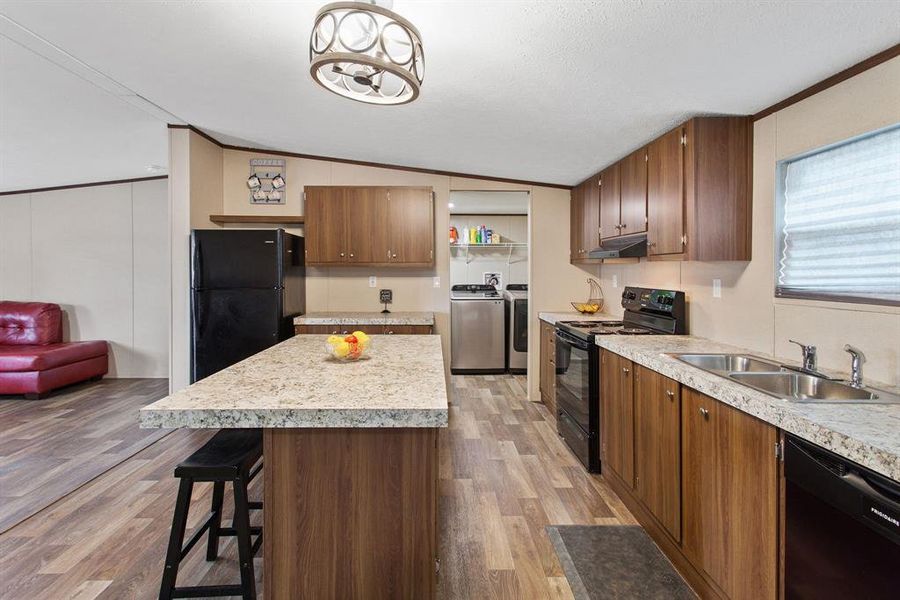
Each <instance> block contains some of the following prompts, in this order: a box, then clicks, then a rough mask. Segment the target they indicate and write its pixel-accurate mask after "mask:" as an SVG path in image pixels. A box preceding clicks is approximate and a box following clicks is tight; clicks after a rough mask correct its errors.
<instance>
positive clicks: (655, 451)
mask: <svg viewBox="0 0 900 600" xmlns="http://www.w3.org/2000/svg"><path fill="white" fill-rule="evenodd" d="M600 394H601V396H600V402H601V404H600V408H601V417H600V418H601V426H600V429H601V453H602V454H601V459H602V465H601V469H602V473H603V476H604V478H605V479H606V480H607V481H608V482H609V484H610V486H611V487H612V489H613V490H614V491H615V492H616V493H617V494H618V495H619V496H620V497H621V499H622V501H623V502H624V503H625V505H626V506H627V507H628V509H629V510H630V511H631V512H632V513H633V514H634V516H635V517H636V518H637V520H638V521H639V522H640V523H641V525H643V526H644V527H645V529H646V530H647V532H648V533H649V534H650V536H651V537H652V538H653V539H654V541H656V543H657V544H658V545H659V547H660V548H661V549H662V551H663V552H664V553H665V554H666V555H667V556H668V557H669V559H670V560H671V561H672V563H673V564H674V565H675V566H676V568H677V569H678V570H679V571H680V572H681V573H682V575H684V577H685V579H687V581H688V582H689V583H690V584H691V586H692V587H693V588H694V589H695V591H697V592H698V593H699V594H700V596H701V597H702V598H732V599H734V600H743V599H753V600H757V599H761V600H767V599H775V598H778V597H779V595H780V594H779V589H780V588H779V577H778V573H779V570H778V569H779V567H778V557H779V527H778V503H779V493H780V491H779V490H780V488H779V465H780V463H779V462H778V459H777V457H776V442H777V441H778V430H777V429H776V428H775V427H773V426H772V425H769V424H767V423H765V422H763V421H760V420H759V419H757V418H755V417H752V416H750V415H748V414H746V413H743V412H741V411H740V410H737V409H736V408H732V407H731V406H729V405H727V404H724V403H722V402H719V401H718V400H715V399H713V398H710V397H709V396H705V395H704V394H701V393H700V392H697V391H696V390H692V389H690V388H688V387H685V386H682V385H680V384H679V383H678V382H677V381H675V380H672V379H669V378H667V377H665V376H664V375H662V374H660V373H657V372H655V371H653V370H651V369H648V368H646V367H643V366H641V365H638V364H635V363H633V362H632V361H630V360H628V359H627V358H624V357H622V356H619V355H617V354H615V353H612V352H609V351H608V350H603V349H602V350H601V351H600Z"/></svg>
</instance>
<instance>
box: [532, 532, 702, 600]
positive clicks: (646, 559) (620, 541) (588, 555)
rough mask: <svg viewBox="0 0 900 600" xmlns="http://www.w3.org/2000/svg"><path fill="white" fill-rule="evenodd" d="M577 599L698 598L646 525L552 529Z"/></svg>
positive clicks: (550, 534)
mask: <svg viewBox="0 0 900 600" xmlns="http://www.w3.org/2000/svg"><path fill="white" fill-rule="evenodd" d="M547 533H548V534H549V536H550V540H551V541H552V542H553V547H554V548H555V549H556V555H557V556H558V557H559V562H560V563H561V564H562V567H563V569H564V570H565V572H566V579H568V581H569V586H570V587H571V588H572V593H573V594H575V598H576V600H589V599H590V600H598V599H603V600H608V599H611V598H617V599H624V598H641V599H651V598H656V599H659V600H670V599H679V600H680V599H682V598H684V599H688V598H690V599H693V598H696V595H695V594H694V593H693V592H692V591H691V589H690V588H689V587H688V586H687V584H686V583H685V582H684V580H683V579H682V578H681V576H680V575H679V574H678V573H677V572H676V571H675V569H674V568H673V567H672V565H671V563H669V561H668V559H667V558H666V557H665V556H664V555H663V553H662V552H661V551H660V550H659V548H657V547H656V544H654V543H653V540H651V539H650V536H649V535H647V532H645V531H644V530H643V529H642V528H641V527H638V526H633V525H562V526H556V527H552V526H551V527H547Z"/></svg>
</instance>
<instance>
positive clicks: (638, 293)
mask: <svg viewBox="0 0 900 600" xmlns="http://www.w3.org/2000/svg"><path fill="white" fill-rule="evenodd" d="M683 306H684V292H677V291H674V290H657V289H651V288H637V287H626V288H625V291H624V292H622V308H625V309H626V310H631V311H635V312H639V311H652V312H660V313H665V314H671V313H673V312H676V311H680V310H681V309H682V308H683Z"/></svg>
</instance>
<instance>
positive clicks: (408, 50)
mask: <svg viewBox="0 0 900 600" xmlns="http://www.w3.org/2000/svg"><path fill="white" fill-rule="evenodd" d="M390 5H391V3H390V2H386V1H384V0H378V1H377V3H376V2H334V3H332V4H327V5H325V6H323V7H322V8H321V9H320V10H319V12H318V14H317V15H316V20H315V24H314V25H313V29H312V34H311V35H310V38H309V72H310V75H312V78H313V79H314V80H315V81H316V83H318V84H319V85H321V86H322V87H324V88H325V89H326V90H328V91H330V92H334V93H335V94H338V95H340V96H343V97H345V98H350V99H351V100H358V101H360V102H367V103H369V104H406V103H408V102H412V101H413V100H415V99H416V98H418V96H419V88H420V87H421V85H422V81H423V80H424V78H425V56H424V51H423V49H422V36H421V35H420V34H419V30H418V29H416V28H415V26H414V25H413V24H412V23H410V22H409V21H407V20H406V19H404V18H403V17H401V16H400V15H398V14H397V13H395V12H393V11H392V10H390Z"/></svg>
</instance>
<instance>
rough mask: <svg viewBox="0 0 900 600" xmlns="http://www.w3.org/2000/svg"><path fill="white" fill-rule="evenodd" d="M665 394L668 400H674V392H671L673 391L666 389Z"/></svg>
mask: <svg viewBox="0 0 900 600" xmlns="http://www.w3.org/2000/svg"><path fill="white" fill-rule="evenodd" d="M666 396H668V397H669V400H674V399H675V392H673V391H671V390H666Z"/></svg>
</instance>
